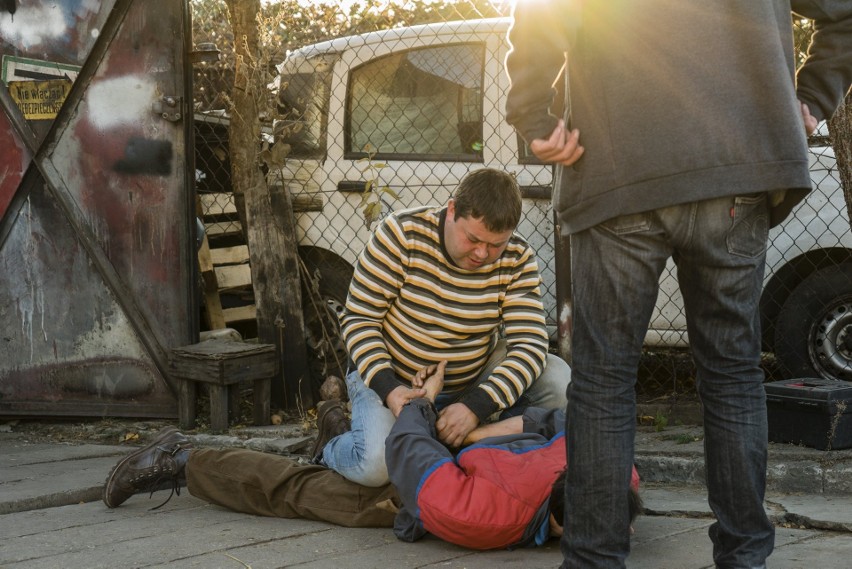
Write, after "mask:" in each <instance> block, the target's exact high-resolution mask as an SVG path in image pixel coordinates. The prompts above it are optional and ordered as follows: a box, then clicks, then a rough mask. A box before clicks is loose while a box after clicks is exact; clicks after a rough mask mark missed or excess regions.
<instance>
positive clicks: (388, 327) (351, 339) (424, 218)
mask: <svg viewBox="0 0 852 569" xmlns="http://www.w3.org/2000/svg"><path fill="white" fill-rule="evenodd" d="M445 214H446V208H445V207H442V208H436V207H420V208H416V209H411V210H407V211H401V212H395V213H393V214H391V215H389V216H388V217H387V218H385V219H384V220H383V221H382V223H381V225H380V226H379V227H378V228H377V229H376V231H375V232H374V234H373V236H372V237H371V239H370V241H369V243H367V246H366V248H365V249H364V251H363V252H362V253H361V256H360V258H359V259H358V263H357V265H356V267H355V275H354V277H353V279H352V284H351V285H350V287H349V297H348V298H347V301H346V308H345V310H344V313H343V316H342V319H341V326H342V334H343V338H344V340H345V342H346V347H347V349H348V350H349V355H350V358H351V359H352V360H353V361H354V362H355V365H356V366H357V368H358V372H359V373H360V374H361V377H362V378H363V379H364V382H365V383H366V384H367V385H369V386H370V387H371V388H372V389H373V390H375V391H376V393H378V394H379V396H380V397H381V398H382V401H384V400H385V399H386V397H387V395H388V393H390V392H391V391H392V390H393V389H394V388H395V387H397V386H399V385H410V381H411V379H412V378H413V376H414V374H415V373H416V372H417V371H418V370H420V369H422V368H423V367H425V366H427V365H430V364H433V363H437V362H439V361H441V360H447V361H448V363H447V369H446V373H445V386H444V392H448V393H452V392H459V391H461V390H463V389H464V388H465V387H467V386H468V385H469V384H470V383H471V382H473V381H475V380H476V378H477V376H478V375H479V374H480V372H481V370H482V368H483V367H484V365H485V363H486V361H487V360H488V357H489V355H490V354H491V351H492V350H493V348H494V346H495V343H496V342H497V339H498V335H499V333H500V332H501V331H502V332H503V334H504V335H505V339H506V343H507V350H508V353H507V357H506V359H505V361H504V362H503V363H502V364H500V365H499V366H498V367H497V368H496V369H495V370H494V372H493V373H492V374H491V376H490V377H489V378H488V380H487V381H485V382H483V383H482V384H481V385H480V386H479V387H478V388H477V389H473V390H470V391H469V392H468V393H465V394H464V396H463V398H462V399H461V401H462V402H463V403H465V404H466V405H467V407H468V408H470V410H471V411H473V412H474V413H475V414H476V415H477V417H479V418H480V420H483V419H484V418H485V417H487V416H488V415H490V414H491V413H493V412H494V411H497V410H499V409H505V408H507V407H510V406H511V405H512V404H514V403H515V401H516V400H517V399H518V397H520V395H521V394H522V393H523V392H524V390H525V389H526V388H527V387H528V386H529V385H530V384H531V383H532V381H533V380H534V379H535V378H537V377H538V376H539V374H540V373H541V371H542V369H544V364H545V357H546V355H547V343H548V337H547V330H546V327H545V321H544V310H543V308H542V304H541V290H540V289H541V277H540V275H539V272H538V265H537V263H536V259H535V254H534V252H533V250H532V249H531V248H530V246H529V245H528V244H527V243H526V242H525V241H524V240H523V239H522V238H521V237H519V236H517V235H512V238H511V239H510V241H509V244H508V246H507V247H506V250H505V251H504V252H503V255H502V256H501V257H500V258H499V259H498V260H497V261H495V262H494V263H492V264H490V265H486V266H483V267H480V268H478V269H477V270H466V269H461V268H459V267H456V266H455V265H454V264H453V263H452V261H451V260H450V257H449V255H448V254H447V252H446V249H445V248H444V243H443V238H442V235H443V229H444V224H443V220H444V216H445Z"/></svg>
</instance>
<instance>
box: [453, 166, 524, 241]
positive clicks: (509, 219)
mask: <svg viewBox="0 0 852 569" xmlns="http://www.w3.org/2000/svg"><path fill="white" fill-rule="evenodd" d="M453 201H454V202H455V210H456V217H455V218H456V219H458V218H460V217H469V218H472V219H481V220H482V222H483V223H484V224H485V228H486V229H488V231H493V232H494V233H501V232H503V231H510V230H512V231H514V230H515V228H516V227H517V226H518V222H520V220H521V190H520V188H519V187H518V181H517V180H516V179H515V176H513V175H512V174H509V173H507V172H503V171H501V170H495V169H494V168H480V169H478V170H474V171H472V172H469V173H468V174H467V175H466V176H465V177H464V178H462V180H461V182H459V185H458V187H457V188H456V191H455V193H454V194H453Z"/></svg>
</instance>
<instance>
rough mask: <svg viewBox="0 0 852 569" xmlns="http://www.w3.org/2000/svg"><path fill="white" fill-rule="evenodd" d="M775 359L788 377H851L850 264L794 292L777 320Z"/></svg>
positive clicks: (819, 274)
mask: <svg viewBox="0 0 852 569" xmlns="http://www.w3.org/2000/svg"><path fill="white" fill-rule="evenodd" d="M775 358H776V361H777V363H778V364H779V365H780V367H781V371H782V374H783V375H784V376H785V377H786V378H791V379H792V378H803V377H822V378H825V379H836V380H847V381H848V380H852V262H850V263H843V264H840V265H835V266H831V267H826V268H823V269H820V270H818V271H815V272H814V273H812V274H811V275H810V276H808V277H807V278H806V279H805V280H803V281H802V282H801V283H800V284H799V286H797V287H796V288H795V289H794V290H793V292H792V293H791V294H790V296H789V298H788V299H787V301H786V302H785V303H784V306H783V308H782V309H781V312H780V314H779V316H778V320H777V322H776V329H775Z"/></svg>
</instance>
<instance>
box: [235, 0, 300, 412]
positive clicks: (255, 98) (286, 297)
mask: <svg viewBox="0 0 852 569" xmlns="http://www.w3.org/2000/svg"><path fill="white" fill-rule="evenodd" d="M227 4H228V12H229V14H230V18H231V27H232V30H233V33H234V40H235V41H234V43H235V45H234V48H235V54H236V69H235V77H234V89H233V93H232V100H233V101H232V102H233V108H232V109H231V121H230V134H229V138H230V153H231V178H232V181H233V186H234V193H235V197H236V196H237V195H239V196H240V197H241V198H242V202H243V203H244V206H245V209H244V214H243V215H244V220H243V221H244V223H245V226H244V233H245V235H246V240H247V242H248V249H249V262H250V263H251V275H252V287H253V288H254V299H255V304H256V305H257V334H258V339H259V340H260V341H261V342H264V343H269V344H275V346H276V349H277V352H278V355H279V364H280V372H279V376H278V377H277V378H276V379H275V381H273V383H272V405H273V406H278V407H280V408H288V409H295V408H297V407H301V408H303V409H306V408H308V407H312V406H313V404H314V396H313V386H312V385H311V380H310V377H309V373H308V362H307V350H306V346H305V329H304V321H303V318H302V293H301V286H300V280H299V263H298V247H297V240H296V234H295V222H294V221H293V211H292V205H291V203H290V196H289V195H288V194H287V191H286V189H284V190H283V191H282V192H276V195H274V196H273V195H271V194H270V189H269V187H268V185H267V183H266V178H265V176H264V174H263V172H262V170H261V167H260V160H259V154H260V146H261V138H260V118H259V117H260V116H261V112H263V111H265V106H266V93H265V89H266V85H265V82H264V80H263V77H264V74H263V71H264V70H263V69H260V68H259V66H258V64H257V62H258V61H260V60H261V57H260V53H261V52H260V50H261V46H260V40H259V38H258V29H257V15H258V14H259V13H260V0H227ZM279 194H280V195H279Z"/></svg>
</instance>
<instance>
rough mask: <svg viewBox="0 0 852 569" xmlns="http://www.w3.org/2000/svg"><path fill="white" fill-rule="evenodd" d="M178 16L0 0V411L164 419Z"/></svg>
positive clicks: (176, 293) (178, 297) (133, 6)
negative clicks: (0, 66)
mask: <svg viewBox="0 0 852 569" xmlns="http://www.w3.org/2000/svg"><path fill="white" fill-rule="evenodd" d="M188 29H189V22H188V11H187V7H186V3H185V2H182V1H180V0H164V1H158V2H150V1H145V0H127V1H122V0H28V1H26V2H24V1H21V0H7V1H6V2H3V3H2V4H0V56H2V85H0V415H28V416H35V415H47V416H80V417H93V416H124V417H172V416H176V413H177V405H176V401H175V398H174V396H173V394H172V391H173V390H172V386H171V385H170V380H169V379H168V376H167V373H166V369H167V368H166V366H167V357H166V355H167V353H168V350H169V349H171V348H173V347H176V346H179V345H185V344H188V343H191V342H192V341H194V338H196V337H197V335H198V324H197V321H198V315H197V309H196V306H197V301H196V298H195V297H196V294H197V293H196V292H195V289H196V287H195V286H194V283H195V281H196V269H195V243H194V228H195V222H194V203H193V199H194V198H193V193H192V185H193V175H192V172H193V168H192V161H191V159H190V160H187V156H188V155H189V156H190V158H191V156H192V155H191V153H190V154H188V152H187V141H189V140H191V139H190V137H188V136H187V133H188V129H190V128H191V124H190V123H188V122H187V121H186V120H185V117H186V115H187V114H188V113H187V110H186V109H187V101H191V95H189V96H187V94H188V93H189V92H190V91H188V89H189V87H190V83H191V81H190V79H189V77H188V75H187V72H186V70H187V68H188V65H187V63H186V61H185V60H186V57H187V53H188V50H187V45H186V41H187V40H186V38H187V37H188V35H189V34H187V30H188Z"/></svg>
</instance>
